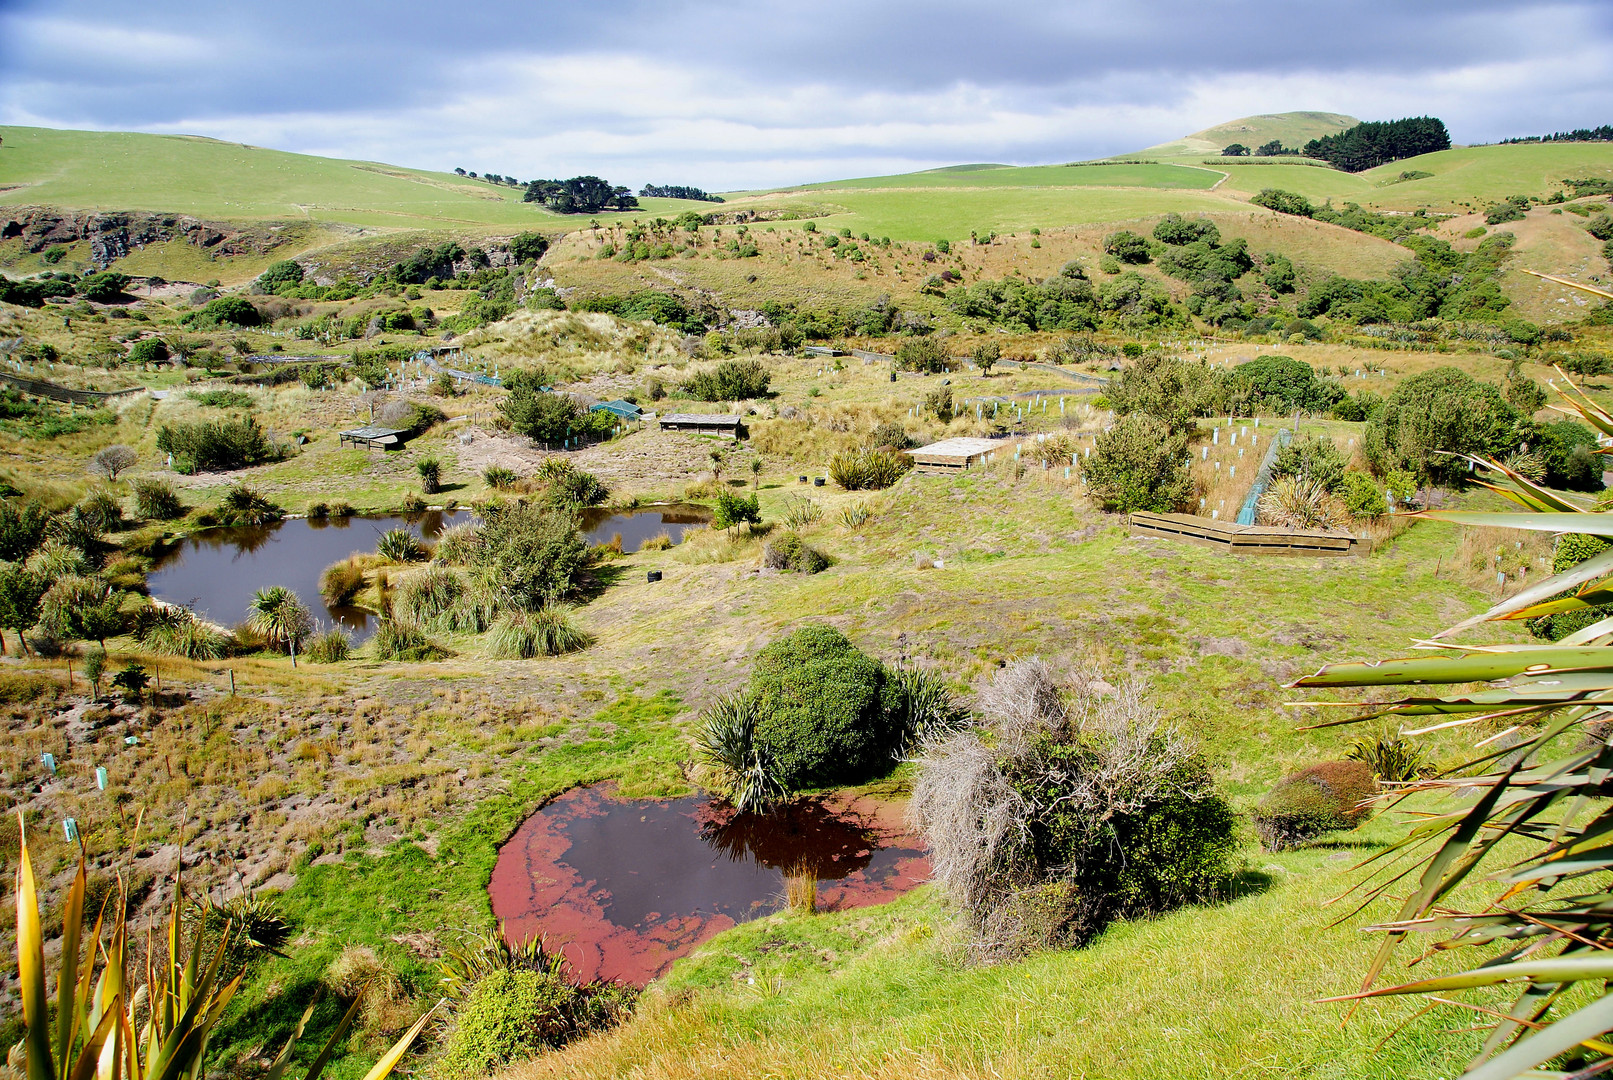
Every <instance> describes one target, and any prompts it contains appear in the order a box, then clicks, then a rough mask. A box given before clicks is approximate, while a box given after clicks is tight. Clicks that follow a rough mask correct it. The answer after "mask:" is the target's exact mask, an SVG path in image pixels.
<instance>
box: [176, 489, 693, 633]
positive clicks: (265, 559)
mask: <svg viewBox="0 0 1613 1080" xmlns="http://www.w3.org/2000/svg"><path fill="white" fill-rule="evenodd" d="M470 516H471V515H470V512H469V511H468V510H456V511H453V512H445V511H439V510H428V511H426V512H425V513H423V514H410V515H408V516H407V517H349V518H327V519H320V520H314V519H308V518H293V519H291V520H288V521H281V522H278V523H276V524H274V525H265V526H261V527H249V528H234V529H231V528H217V529H203V530H201V531H200V532H196V533H192V534H191V535H190V536H189V537H187V538H186V540H185V541H184V543H182V544H180V545H179V547H177V548H175V549H174V550H173V551H171V552H170V553H168V554H167V555H165V556H163V558H162V559H161V560H160V561H159V562H158V563H157V565H156V567H155V568H154V569H153V570H152V572H151V574H150V575H149V576H148V577H147V578H146V584H147V585H148V586H149V587H150V589H151V595H152V596H155V597H156V598H157V599H159V600H166V601H168V602H169V603H171V604H184V605H186V606H189V607H194V608H195V609H196V611H197V612H198V613H200V614H202V615H204V616H206V617H207V618H208V619H210V620H211V621H213V622H216V623H219V624H220V625H223V626H233V625H235V624H236V623H238V622H240V621H241V620H242V619H245V618H246V615H247V610H246V606H247V604H248V603H249V602H251V600H252V594H253V593H255V592H256V591H257V590H259V589H264V588H268V587H269V586H270V585H284V586H285V587H286V588H288V589H290V590H291V591H292V592H294V593H296V594H297V595H298V596H299V597H301V598H302V601H303V603H305V604H307V605H308V606H309V607H310V608H311V609H312V610H313V612H314V615H315V617H316V618H318V619H320V620H321V621H322V622H323V623H325V624H328V625H340V626H344V627H346V628H347V629H348V631H349V632H351V633H352V635H353V640H354V642H355V643H357V642H360V641H365V640H367V639H368V638H369V636H370V634H372V633H373V632H374V631H375V617H374V616H373V615H370V614H369V613H367V612H365V611H362V610H360V609H359V608H353V607H340V608H336V607H330V606H328V605H326V604H325V602H324V600H323V599H322V598H321V597H320V595H319V575H320V574H321V573H322V572H323V571H324V569H325V567H327V566H329V565H330V564H331V563H333V562H337V561H339V560H341V559H345V558H347V557H348V556H349V555H352V554H355V553H358V552H366V551H374V550H375V544H376V542H377V541H378V540H379V539H380V538H381V534H382V533H384V532H387V531H388V530H390V529H395V528H400V527H402V528H408V529H410V530H412V531H413V532H414V533H415V534H416V535H418V536H420V537H422V538H424V539H426V540H432V539H435V538H436V537H437V536H438V535H439V534H440V533H441V532H442V530H443V529H444V528H446V527H447V526H449V525H452V524H454V523H455V522H458V521H469V520H470ZM710 520H711V515H710V514H709V513H707V512H706V511H705V510H703V509H702V508H700V507H698V506H657V507H648V508H645V509H642V510H630V511H611V510H607V509H604V508H602V507H594V508H590V509H587V510H584V511H583V514H582V528H583V531H584V532H585V533H586V534H587V536H588V542H589V543H591V544H603V543H608V542H609V541H610V538H611V537H612V536H614V535H615V534H617V533H620V534H621V536H622V550H623V551H637V550H638V549H639V547H640V546H641V545H642V544H643V543H644V541H645V540H648V539H649V538H650V537H652V536H656V535H658V534H660V533H663V532H664V533H666V534H667V535H668V536H670V537H671V538H672V542H673V543H678V542H679V541H681V540H682V539H683V534H684V532H685V531H686V530H688V529H692V528H702V527H704V526H705V525H706V523H707V522H709V521H710ZM321 612H323V614H321Z"/></svg>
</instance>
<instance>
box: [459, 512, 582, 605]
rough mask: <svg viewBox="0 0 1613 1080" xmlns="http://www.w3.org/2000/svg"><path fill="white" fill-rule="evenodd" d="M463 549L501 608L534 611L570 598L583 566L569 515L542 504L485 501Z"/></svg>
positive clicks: (578, 534) (579, 536) (578, 537)
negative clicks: (478, 519) (490, 502)
mask: <svg viewBox="0 0 1613 1080" xmlns="http://www.w3.org/2000/svg"><path fill="white" fill-rule="evenodd" d="M465 547H466V552H465V554H466V557H467V558H468V559H469V562H470V565H471V567H472V569H473V570H474V571H475V576H476V578H477V580H478V581H479V582H480V584H481V585H482V586H483V587H484V588H485V589H487V590H488V591H489V592H491V593H492V594H493V595H495V596H497V597H498V598H499V602H500V605H501V606H502V607H503V608H504V609H505V610H509V609H517V610H521V611H537V610H538V609H540V608H543V607H545V606H548V605H550V604H555V603H559V602H560V601H562V600H565V599H567V598H569V597H571V596H572V595H574V594H575V593H576V591H577V589H578V588H579V586H580V585H581V579H582V575H583V572H584V570H585V569H586V568H587V565H588V544H587V541H585V540H584V539H583V536H582V533H581V532H580V531H578V529H577V523H576V521H575V520H574V519H573V517H572V516H571V514H569V513H566V512H563V511H557V510H553V509H549V508H546V507H537V506H525V505H514V506H510V505H503V504H494V505H490V506H488V507H487V508H486V509H484V510H483V512H482V524H481V525H480V526H479V527H478V528H477V530H476V535H475V540H474V542H473V543H469V544H466V545H465Z"/></svg>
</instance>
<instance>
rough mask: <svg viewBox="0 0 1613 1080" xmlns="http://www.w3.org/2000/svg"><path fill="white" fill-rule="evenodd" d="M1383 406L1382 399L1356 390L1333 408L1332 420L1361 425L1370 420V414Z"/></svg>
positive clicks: (1370, 392) (1370, 393) (1368, 391)
mask: <svg viewBox="0 0 1613 1080" xmlns="http://www.w3.org/2000/svg"><path fill="white" fill-rule="evenodd" d="M1382 404H1383V398H1381V397H1379V396H1378V395H1377V394H1374V393H1373V392H1372V391H1370V390H1358V391H1356V392H1355V393H1354V394H1351V395H1350V396H1349V397H1343V398H1340V399H1339V400H1338V403H1337V404H1335V405H1334V406H1333V419H1335V420H1348V421H1351V422H1353V423H1361V422H1362V421H1365V420H1370V419H1372V414H1373V413H1374V412H1376V411H1377V409H1378V407H1379V406H1381V405H1382Z"/></svg>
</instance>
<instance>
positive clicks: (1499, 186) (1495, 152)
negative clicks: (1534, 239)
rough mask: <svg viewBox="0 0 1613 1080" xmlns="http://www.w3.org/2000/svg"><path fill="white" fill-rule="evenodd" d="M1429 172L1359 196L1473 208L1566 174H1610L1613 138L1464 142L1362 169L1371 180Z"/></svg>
mask: <svg viewBox="0 0 1613 1080" xmlns="http://www.w3.org/2000/svg"><path fill="white" fill-rule="evenodd" d="M1408 171H1420V172H1431V173H1433V174H1434V175H1433V176H1431V177H1429V178H1427V179H1425V180H1409V181H1406V182H1405V183H1400V184H1394V185H1392V186H1389V187H1385V188H1382V189H1381V190H1380V191H1379V192H1378V193H1377V194H1375V195H1374V196H1373V197H1372V198H1370V199H1368V200H1363V202H1366V203H1370V204H1371V205H1374V206H1383V207H1387V208H1390V209H1415V208H1416V207H1419V206H1428V207H1430V208H1433V209H1436V210H1443V209H1451V210H1454V209H1459V208H1460V206H1459V204H1461V203H1464V202H1467V203H1471V204H1473V206H1474V207H1475V208H1477V209H1483V208H1484V207H1485V206H1488V205H1489V204H1491V203H1496V202H1500V201H1501V200H1503V199H1505V198H1507V197H1508V196H1510V195H1549V194H1551V193H1552V192H1554V191H1557V190H1560V189H1561V188H1562V182H1563V181H1564V180H1565V179H1575V180H1578V179H1583V178H1595V177H1600V178H1603V179H1613V143H1524V144H1519V145H1515V146H1469V147H1459V148H1456V149H1453V150H1442V151H1440V152H1439V153H1437V154H1424V155H1423V156H1421V157H1415V158H1407V159H1406V160H1405V161H1395V162H1391V163H1390V164H1388V165H1384V166H1381V167H1379V168H1376V169H1372V170H1370V171H1369V172H1365V173H1362V174H1361V175H1362V176H1363V177H1364V178H1365V179H1367V180H1369V181H1371V182H1372V183H1375V184H1382V183H1383V182H1384V181H1387V180H1392V179H1394V178H1395V177H1397V176H1399V175H1400V174H1401V173H1402V172H1408Z"/></svg>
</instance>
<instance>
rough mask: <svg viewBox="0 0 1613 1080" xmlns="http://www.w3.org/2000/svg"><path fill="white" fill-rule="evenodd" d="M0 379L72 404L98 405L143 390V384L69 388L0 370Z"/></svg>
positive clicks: (19, 388)
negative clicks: (114, 388) (120, 388)
mask: <svg viewBox="0 0 1613 1080" xmlns="http://www.w3.org/2000/svg"><path fill="white" fill-rule="evenodd" d="M0 381H4V382H6V383H8V384H10V385H11V386H14V387H16V388H17V389H18V390H21V391H22V392H23V393H25V394H30V395H32V396H33V397H42V398H50V399H51V400H53V401H70V402H72V403H73V404H74V405H99V404H101V403H102V402H105V401H109V400H111V399H112V398H118V397H125V396H127V395H129V394H139V393H142V392H144V391H145V387H143V386H131V387H129V389H127V390H112V391H102V390H71V389H68V388H67V387H65V386H57V385H56V384H55V383H53V382H46V381H44V380H43V379H27V378H24V377H23V376H21V375H7V374H6V373H4V372H0Z"/></svg>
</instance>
